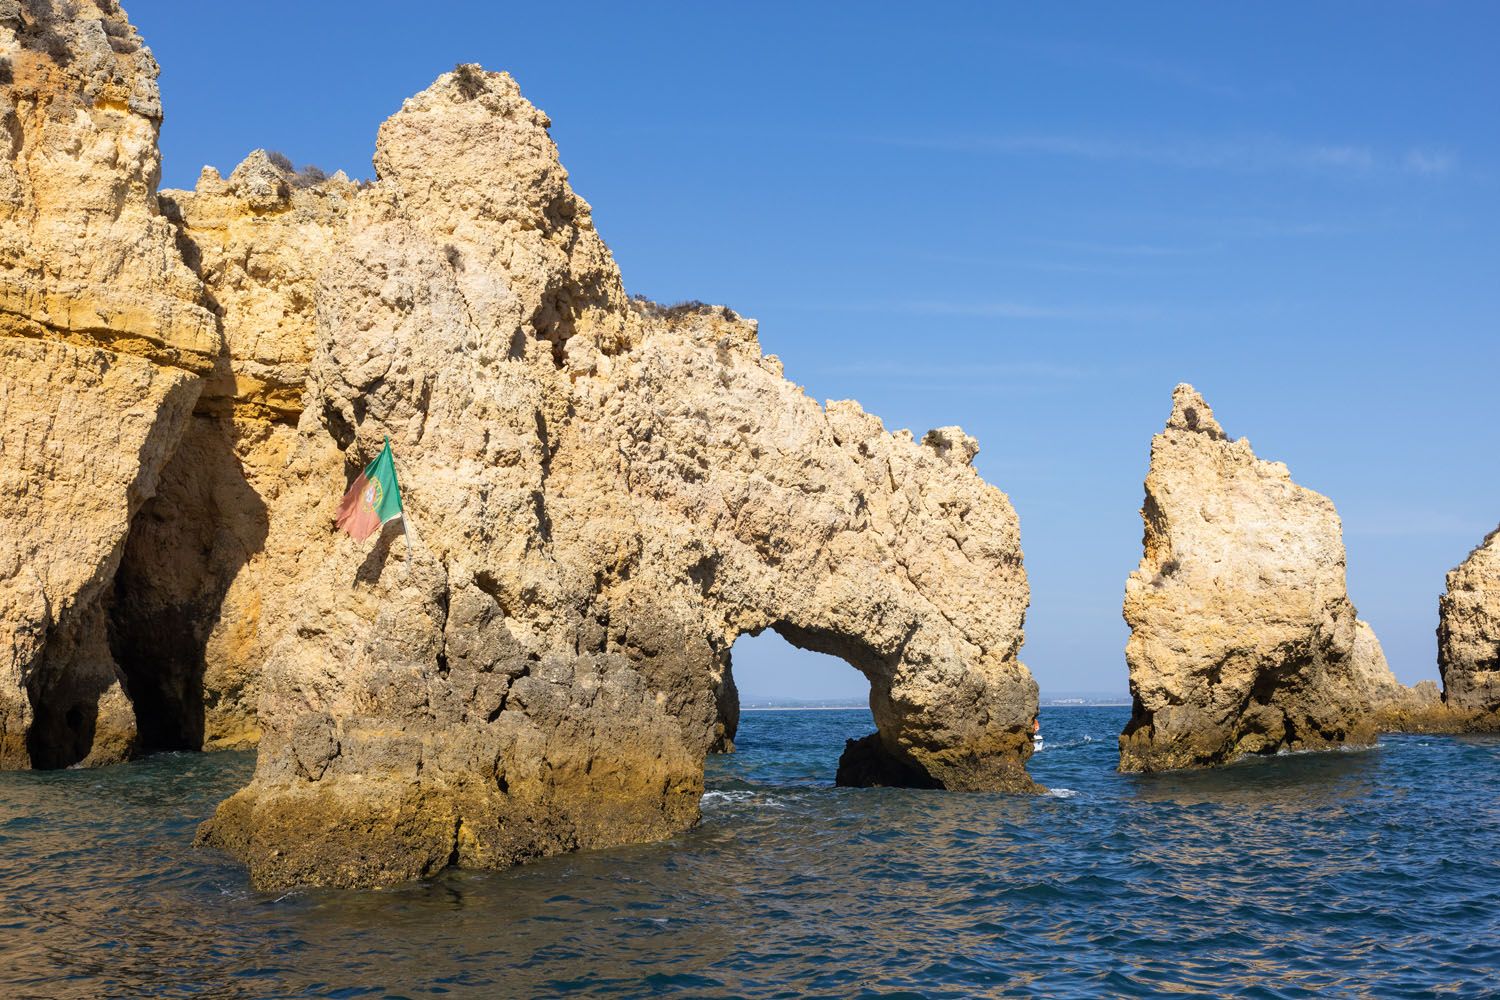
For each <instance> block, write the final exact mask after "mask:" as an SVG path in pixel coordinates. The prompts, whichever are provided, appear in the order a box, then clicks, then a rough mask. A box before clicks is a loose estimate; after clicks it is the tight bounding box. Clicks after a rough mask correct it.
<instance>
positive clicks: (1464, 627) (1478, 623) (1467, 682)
mask: <svg viewBox="0 0 1500 1000" xmlns="http://www.w3.org/2000/svg"><path fill="white" fill-rule="evenodd" d="M1438 668H1439V669H1440V670H1441V671H1442V675H1443V692H1444V699H1445V700H1446V701H1447V704H1448V706H1449V707H1450V708H1451V709H1453V710H1454V711H1455V712H1458V713H1461V714H1463V715H1465V716H1468V717H1469V724H1470V725H1471V726H1473V727H1475V728H1500V529H1496V530H1495V531H1492V532H1490V533H1489V534H1488V535H1487V536H1485V539H1484V541H1483V542H1481V543H1480V544H1479V547H1478V548H1476V549H1475V550H1474V551H1473V552H1471V553H1469V557H1468V558H1467V559H1465V560H1464V561H1463V562H1462V563H1460V564H1459V565H1458V566H1457V567H1455V568H1454V569H1452V570H1450V571H1449V572H1448V589H1447V592H1446V593H1444V594H1443V596H1442V597H1441V598H1440V599H1439V601H1438Z"/></svg>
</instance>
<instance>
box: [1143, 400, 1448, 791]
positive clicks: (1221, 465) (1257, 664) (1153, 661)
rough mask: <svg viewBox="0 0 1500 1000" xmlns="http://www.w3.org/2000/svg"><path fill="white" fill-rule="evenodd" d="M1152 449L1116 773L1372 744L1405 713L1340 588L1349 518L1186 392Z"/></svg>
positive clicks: (1403, 699) (1407, 699)
mask: <svg viewBox="0 0 1500 1000" xmlns="http://www.w3.org/2000/svg"><path fill="white" fill-rule="evenodd" d="M1172 404H1173V405H1172V415H1171V417H1170V419H1169V420H1168V421H1167V426H1166V429H1165V430H1164V431H1163V432H1162V433H1160V434H1158V435H1156V437H1155V438H1154V439H1153V440H1152V442H1151V468H1150V472H1149V473H1148V474H1147V476H1146V502H1145V506H1144V508H1143V509H1142V511H1141V516H1142V518H1143V519H1144V521H1145V525H1146V533H1145V539H1144V545H1145V555H1144V557H1143V558H1142V560H1141V565H1140V567H1139V568H1138V569H1137V570H1136V571H1135V572H1134V573H1132V574H1131V576H1130V579H1129V581H1128V582H1127V584H1126V589H1125V620H1126V622H1127V624H1129V625H1130V629H1131V634H1130V639H1129V642H1128V643H1127V645H1126V649H1125V657H1126V661H1127V663H1128V664H1129V667H1130V690H1131V694H1132V696H1133V699H1134V708H1133V711H1132V714H1131V720H1130V723H1129V725H1128V726H1127V727H1126V729H1125V732H1124V733H1123V734H1122V735H1121V737H1120V768H1121V770H1125V771H1150V770H1162V769H1167V768H1178V767H1197V766H1208V765H1215V764H1223V763H1227V762H1228V761H1231V760H1233V759H1235V758H1236V757H1239V756H1241V755H1244V754H1249V753H1273V752H1276V751H1280V750H1302V749H1319V748H1326V747H1336V746H1341V745H1344V744H1351V743H1353V744H1358V743H1368V742H1371V741H1373V739H1374V737H1375V734H1376V732H1377V731H1378V730H1379V729H1380V728H1382V727H1383V726H1384V725H1385V720H1386V719H1388V718H1393V717H1395V716H1397V715H1399V713H1400V712H1401V711H1404V710H1406V706H1411V707H1412V708H1420V707H1421V706H1423V705H1424V704H1430V695H1431V693H1432V692H1431V691H1430V690H1424V691H1422V692H1411V691H1408V690H1407V689H1405V688H1403V687H1402V686H1401V685H1400V684H1399V683H1398V682H1397V681H1396V680H1395V678H1394V676H1392V675H1391V672H1390V668H1389V667H1388V666H1387V665H1386V663H1385V657H1384V654H1383V653H1381V651H1380V644H1379V642H1378V641H1376V639H1375V635H1374V632H1373V631H1372V630H1371V629H1370V628H1369V626H1367V625H1365V624H1364V623H1363V622H1360V621H1358V620H1357V618H1356V616H1355V611H1354V605H1353V604H1352V603H1350V601H1349V597H1348V594H1347V593H1346V591H1345V586H1344V546H1343V540H1342V536H1341V530H1340V524H1339V518H1338V513H1337V512H1336V511H1335V510H1334V506H1333V504H1332V503H1331V502H1330V501H1329V500H1328V498H1327V497H1324V496H1321V495H1319V494H1317V493H1314V492H1313V491H1311V490H1308V489H1305V488H1304V487H1301V486H1298V485H1297V484H1296V483H1294V482H1292V479H1291V476H1290V474H1289V473H1288V472H1287V468H1286V466H1285V465H1282V464H1281V463H1279V462H1264V461H1261V460H1259V459H1257V458H1256V457H1255V454H1254V453H1253V452H1252V451H1251V450H1250V443H1249V442H1248V441H1247V440H1245V439H1243V438H1241V439H1240V440H1238V441H1233V440H1230V438H1229V436H1228V435H1227V434H1225V433H1224V431H1223V429H1222V428H1221V427H1220V426H1219V424H1218V422H1217V421H1216V420H1215V419H1214V415H1213V412H1212V411H1211V410H1210V409H1209V407H1208V404H1207V403H1205V402H1204V400H1203V398H1202V397H1201V396H1200V395H1198V393H1197V392H1196V391H1195V390H1194V389H1193V388H1192V387H1191V386H1188V385H1179V386H1178V387H1177V388H1176V390H1175V391H1174V392H1173V396H1172Z"/></svg>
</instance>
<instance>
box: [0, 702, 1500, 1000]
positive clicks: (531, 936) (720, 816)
mask: <svg viewBox="0 0 1500 1000" xmlns="http://www.w3.org/2000/svg"><path fill="white" fill-rule="evenodd" d="M1126 715H1127V712H1126V710H1124V709H1098V708H1069V709H1047V710H1044V711H1043V716H1042V718H1043V727H1044V732H1045V734H1046V736H1047V738H1048V745H1047V748H1046V749H1045V750H1044V751H1042V753H1040V754H1039V755H1037V757H1036V758H1034V759H1033V762H1032V773H1033V774H1034V775H1035V776H1036V777H1037V778H1038V779H1039V780H1040V781H1042V782H1044V783H1046V784H1047V785H1049V786H1050V787H1051V788H1052V789H1053V794H1051V795H1048V796H1043V797H1037V798H1019V797H1011V796H1002V795H950V794H944V793H935V792H918V791H899V790H884V789H881V790H846V789H835V788H832V787H830V786H829V783H830V780H831V775H832V773H833V770H834V766H835V763H836V761H837V757H838V754H839V751H840V750H841V749H842V748H843V742H844V740H845V739H846V738H848V737H851V736H858V735H862V734H863V733H865V732H868V731H869V729H870V727H871V724H870V720H869V714H868V713H867V712H863V711H849V712H829V711H807V712H766V713H759V712H756V713H746V715H745V716H744V719H743V722H742V726H741V735H740V741H739V742H740V745H741V752H740V753H738V754H735V755H733V756H730V757H724V758H716V759H714V760H712V761H711V763H710V769H709V774H708V787H709V792H708V794H707V795H706V796H705V799H704V820H703V824H702V826H701V827H699V828H698V829H696V830H693V831H690V832H688V833H685V834H682V835H681V836H678V837H675V838H673V839H672V840H670V841H667V842H665V843H661V844H652V845H646V846H638V847H627V848H621V849H619V850H611V851H601V852H597V853H593V854H583V855H574V856H569V857H562V858H554V859H550V860H547V861H543V862H540V863H538V864H535V865H529V866H526V867H523V868H518V869H515V870H512V871H508V872H451V873H448V874H445V875H444V876H443V877H441V878H439V879H437V880H435V881H433V882H430V883H426V884H420V885H408V886H402V887H399V888H395V889H390V890H385V891H378V892H363V893H360V892H334V891H303V892H293V893H287V894H283V895H264V894H260V893H256V892H252V891H251V890H250V889H249V887H248V885H247V883H246V880H245V877H244V874H243V872H242V871H241V870H240V869H239V868H237V867H235V866H234V865H233V864H230V863H229V862H227V861H226V859H224V858H223V857H221V856H219V855H217V854H214V853H212V852H205V851H199V850H195V849H193V848H192V846H191V842H192V835H193V830H194V828H195V826H196V824H197V823H198V821H199V820H201V819H202V818H203V817H204V816H206V815H207V814H208V813H209V812H210V810H211V809H212V808H213V806H214V804H215V803H216V802H217V801H218V800H219V799H221V798H222V797H223V796H225V795H226V794H228V793H229V792H231V791H233V790H234V789H235V788H237V787H239V786H240V785H241V784H243V783H244V782H245V781H246V780H248V778H249V775H250V772H251V770H252V767H253V757H252V756H251V755H248V754H215V755H192V754H168V755H162V756H159V757H153V758H151V759H148V760H145V761H140V762H137V763H133V764H129V765H124V766H120V767H112V768H105V769H102V770H96V771H64V772H50V773H24V772H23V773H8V774H3V775H0V996H5V997H58V998H68V997H80V998H81V997H89V998H93V997H113V996H142V995H149V996H153V997H186V996H207V997H257V998H259V997H304V996H313V997H427V996H449V997H453V996H482V997H492V996H555V995H563V994H592V995H600V996H641V995H666V994H676V995H682V996H693V997H699V996H744V997H807V996H828V997H845V996H885V997H899V996H909V997H972V996H1049V997H1051V996H1056V997H1073V996H1142V995H1156V994H1163V993H1177V994H1185V995H1203V994H1211V995H1236V996H1247V997H1312V996H1325V997H1345V996H1348V997H1365V996H1371V997H1427V996H1434V995H1452V996H1488V995H1492V993H1493V992H1494V991H1495V990H1496V989H1497V983H1500V739H1496V738H1488V737H1466V738H1452V737H1424V736H1391V737H1387V738H1385V740H1384V741H1383V742H1382V745H1381V746H1380V747H1379V748H1378V749H1375V750H1368V751H1362V752H1348V753H1331V754H1318V755H1311V754H1310V755H1298V756H1288V757H1280V758H1276V759H1271V760H1263V761H1256V762H1253V763H1249V764H1245V765H1241V766H1236V767H1232V768H1228V769H1225V770H1221V771H1215V772H1203V773H1183V774H1173V775H1164V776H1154V777H1139V776H1126V775H1120V774H1116V773H1115V772H1114V770H1113V767H1114V764H1115V760H1116V750H1115V746H1116V744H1115V734H1117V733H1118V732H1119V730H1120V727H1121V725H1122V724H1123V723H1124V721H1125V717H1126Z"/></svg>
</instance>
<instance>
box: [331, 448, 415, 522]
mask: <svg viewBox="0 0 1500 1000" xmlns="http://www.w3.org/2000/svg"><path fill="white" fill-rule="evenodd" d="M400 516H401V485H400V484H399V483H398V482H396V459H395V456H394V455H392V454H391V439H390V438H386V439H385V447H384V448H382V449H380V454H379V455H376V456H375V461H373V462H371V463H370V464H369V465H367V466H365V471H364V472H361V473H360V474H359V476H358V477H356V478H355V480H354V482H353V484H351V485H350V487H349V492H348V493H345V494H344V499H343V500H342V501H341V502H340V503H339V516H338V520H337V524H338V526H339V527H340V528H343V529H344V530H345V531H347V532H349V534H350V535H352V536H354V538H355V539H356V540H358V541H361V542H362V541H364V540H365V539H366V538H369V537H370V536H371V535H373V534H375V532H377V531H379V530H380V527H381V525H383V524H385V523H387V522H389V521H394V520H395V519H396V518H398V517H400Z"/></svg>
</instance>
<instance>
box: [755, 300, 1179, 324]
mask: <svg viewBox="0 0 1500 1000" xmlns="http://www.w3.org/2000/svg"><path fill="white" fill-rule="evenodd" d="M780 307H781V308H783V309H799V310H800V309H805V310H810V311H814V312H836V313H837V312H854V313H904V314H907V315H912V316H966V317H972V318H977V319H1014V320H1038V321H1059V322H1061V321H1078V322H1143V321H1150V320H1158V319H1161V318H1162V316H1163V311H1162V310H1161V309H1159V308H1157V307H1155V306H1142V305H1102V306H1063V305H1051V304H1044V303H1037V302H1024V301H1017V300H1010V299H996V300H981V301H969V300H963V299H904V300H899V301H889V300H887V301H868V302H837V301H832V302H815V303H801V304H792V303H783V304H781V306H780Z"/></svg>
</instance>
